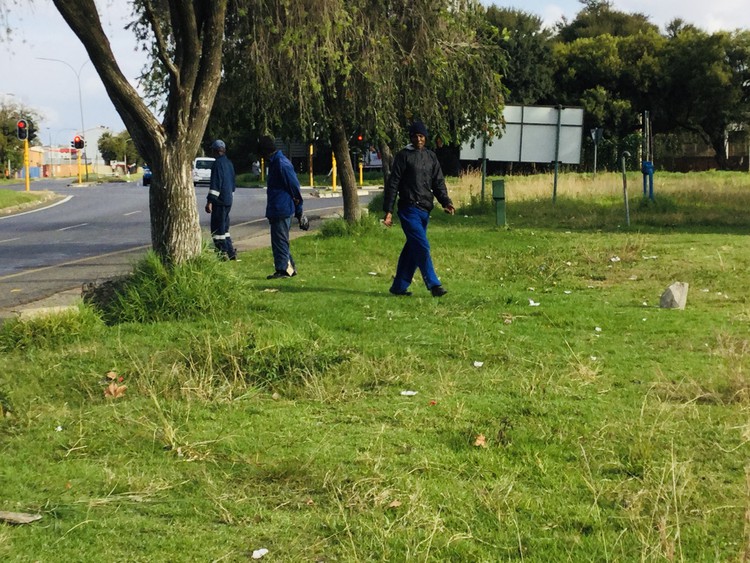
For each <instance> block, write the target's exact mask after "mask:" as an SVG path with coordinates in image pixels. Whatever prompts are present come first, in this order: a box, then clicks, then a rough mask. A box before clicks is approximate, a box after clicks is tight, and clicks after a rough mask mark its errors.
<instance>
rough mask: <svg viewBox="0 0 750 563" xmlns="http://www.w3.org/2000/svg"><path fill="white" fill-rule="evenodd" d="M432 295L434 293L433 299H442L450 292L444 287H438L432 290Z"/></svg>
mask: <svg viewBox="0 0 750 563" xmlns="http://www.w3.org/2000/svg"><path fill="white" fill-rule="evenodd" d="M430 293H432V296H433V297H442V296H443V295H445V294H446V293H448V290H447V289H445V288H444V287H443V286H442V285H436V286H434V287H433V288H431V289H430Z"/></svg>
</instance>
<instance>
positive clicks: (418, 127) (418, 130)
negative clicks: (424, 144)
mask: <svg viewBox="0 0 750 563" xmlns="http://www.w3.org/2000/svg"><path fill="white" fill-rule="evenodd" d="M412 135H424V136H425V137H426V136H427V127H425V125H424V123H422V122H421V121H415V122H414V123H412V124H411V126H410V127H409V137H411V136H412Z"/></svg>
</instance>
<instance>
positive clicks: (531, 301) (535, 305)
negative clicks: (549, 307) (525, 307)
mask: <svg viewBox="0 0 750 563" xmlns="http://www.w3.org/2000/svg"><path fill="white" fill-rule="evenodd" d="M539 305H540V303H538V302H537V301H534V300H533V299H529V307H539Z"/></svg>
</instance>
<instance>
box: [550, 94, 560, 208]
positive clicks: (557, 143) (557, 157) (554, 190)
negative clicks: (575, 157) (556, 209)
mask: <svg viewBox="0 0 750 563" xmlns="http://www.w3.org/2000/svg"><path fill="white" fill-rule="evenodd" d="M561 127H562V106H560V105H558V106H557V136H556V137H555V183H554V185H553V186H552V203H553V204H554V203H555V202H556V201H557V172H558V169H559V168H560V129H561Z"/></svg>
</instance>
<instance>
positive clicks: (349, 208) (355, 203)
mask: <svg viewBox="0 0 750 563" xmlns="http://www.w3.org/2000/svg"><path fill="white" fill-rule="evenodd" d="M334 121H335V122H334V124H333V127H332V128H331V145H332V147H333V154H334V155H335V156H336V162H337V163H338V171H339V176H340V178H341V192H342V194H343V196H344V219H345V220H346V221H347V222H348V223H354V222H356V221H359V219H360V217H362V210H361V209H360V207H359V196H358V195H357V181H356V179H355V177H354V167H353V166H352V158H351V156H350V155H349V142H348V141H347V137H346V130H345V129H344V124H343V123H342V122H341V120H339V119H335V120H334Z"/></svg>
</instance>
